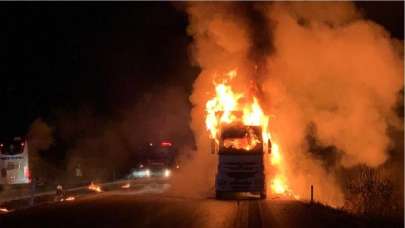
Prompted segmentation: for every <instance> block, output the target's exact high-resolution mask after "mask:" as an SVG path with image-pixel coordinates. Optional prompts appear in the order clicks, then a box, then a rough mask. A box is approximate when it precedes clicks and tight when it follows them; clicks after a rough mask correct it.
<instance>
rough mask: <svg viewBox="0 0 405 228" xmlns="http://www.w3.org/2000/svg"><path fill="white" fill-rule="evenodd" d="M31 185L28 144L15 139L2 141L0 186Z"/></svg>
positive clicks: (18, 138) (0, 149) (22, 140)
mask: <svg viewBox="0 0 405 228" xmlns="http://www.w3.org/2000/svg"><path fill="white" fill-rule="evenodd" d="M27 183H30V171H29V166H28V144H27V141H26V140H25V139H22V138H20V137H15V138H13V139H8V140H2V141H0V184H27Z"/></svg>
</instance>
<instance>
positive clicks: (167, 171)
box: [164, 169, 171, 177]
mask: <svg viewBox="0 0 405 228" xmlns="http://www.w3.org/2000/svg"><path fill="white" fill-rule="evenodd" d="M170 174H171V172H170V170H169V169H165V172H164V176H165V177H170Z"/></svg>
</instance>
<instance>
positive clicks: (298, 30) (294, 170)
mask: <svg viewBox="0 0 405 228" xmlns="http://www.w3.org/2000/svg"><path fill="white" fill-rule="evenodd" d="M187 12H188V14H189V18H190V25H189V28H188V32H189V34H190V35H191V36H192V37H193V38H194V42H193V44H192V47H191V48H192V51H193V60H194V62H195V63H196V64H197V65H199V66H200V67H201V73H200V75H199V76H198V78H197V79H196V81H195V82H194V87H193V88H194V90H193V93H192V95H191V97H190V101H191V102H192V104H193V109H192V112H191V116H192V121H191V128H192V130H193V132H194V135H195V138H196V144H197V150H198V152H197V157H198V159H201V160H202V161H206V162H207V164H206V166H205V169H206V170H213V169H215V161H212V160H215V158H216V157H215V156H212V155H211V154H210V153H209V145H210V144H209V141H208V139H209V137H208V133H207V132H206V130H205V125H204V117H205V110H204V109H205V104H206V102H207V100H208V99H210V98H211V97H212V96H213V94H214V92H213V89H214V86H213V84H212V83H213V81H214V80H216V78H215V77H216V76H217V75H218V74H221V73H224V72H227V71H229V70H232V69H238V74H239V75H238V77H239V78H238V80H237V81H236V82H232V83H233V84H232V86H233V87H234V88H235V90H237V91H243V92H252V91H253V92H254V93H255V95H256V96H257V97H259V98H260V104H261V106H262V107H263V108H264V110H265V112H266V114H268V115H270V117H271V119H270V121H269V129H270V132H271V134H272V136H273V138H274V140H276V141H277V142H278V143H279V145H280V149H281V153H282V154H283V157H284V159H285V161H286V175H287V179H288V184H289V185H290V187H291V189H292V191H293V192H294V193H296V194H298V195H299V196H300V197H301V198H303V199H306V198H307V197H308V196H309V194H308V192H309V191H308V189H309V186H310V185H311V184H313V185H314V186H315V191H316V196H317V199H318V200H320V201H321V202H324V203H328V204H331V205H335V206H342V205H343V202H344V194H343V191H342V190H341V187H340V185H339V182H338V180H337V175H336V172H337V171H336V170H337V169H338V168H339V167H342V168H351V167H354V166H357V165H367V166H369V167H373V168H374V167H379V166H380V165H382V164H384V163H385V162H386V161H387V159H388V153H387V151H388V149H389V148H390V145H391V141H390V138H389V136H388V134H387V129H388V128H389V127H390V126H396V127H399V124H398V121H399V120H398V118H397V117H396V114H395V112H394V106H395V104H396V102H397V99H398V91H400V90H401V89H402V88H403V74H404V64H403V57H402V54H403V50H402V49H401V48H398V47H400V46H401V44H402V41H398V40H395V39H393V38H392V37H390V34H389V33H388V32H387V31H386V30H385V29H384V28H383V27H382V26H380V25H378V24H376V23H374V22H372V21H369V20H367V19H365V18H364V17H363V16H362V15H361V13H359V11H358V10H357V9H356V8H355V6H354V5H353V4H352V3H348V2H338V3H332V2H328V3H322V2H317V3H307V2H306V3H302V2H294V3H293V2H291V3H290V2H289V3H281V2H277V3H272V4H254V5H248V4H244V5H239V4H233V3H219V4H218V3H215V4H214V3H208V4H206V3H195V4H194V3H193V4H191V5H188V7H187ZM257 14H259V15H260V16H257ZM252 15H256V16H252ZM255 22H257V23H255ZM258 31H266V32H258ZM261 34H262V36H263V37H262V38H260V37H257V36H260V35H261ZM263 34H264V35H263ZM252 88H254V89H252ZM310 126H313V128H314V129H315V130H314V135H313V137H315V138H316V140H317V142H318V143H319V144H321V145H324V146H334V147H335V148H336V149H337V150H338V151H339V156H338V159H337V161H336V162H337V164H336V167H332V168H326V169H325V167H324V166H323V165H322V160H320V159H319V158H316V157H314V156H312V155H311V154H312V153H311V147H310V145H309V144H308V140H307V136H308V134H309V132H308V128H309V127H310ZM325 156H328V155H325ZM202 161H200V162H202ZM205 175H207V174H205ZM210 183H211V184H210V185H212V180H211V182H210Z"/></svg>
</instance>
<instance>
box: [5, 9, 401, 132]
mask: <svg viewBox="0 0 405 228" xmlns="http://www.w3.org/2000/svg"><path fill="white" fill-rule="evenodd" d="M356 4H357V5H358V6H359V7H360V8H362V9H363V10H364V11H363V12H364V14H365V15H366V17H368V18H370V19H372V20H374V21H376V22H378V23H380V24H382V25H383V26H384V27H385V28H387V29H388V30H389V31H390V32H391V33H392V35H393V36H395V37H397V38H400V39H403V32H404V31H403V29H404V28H403V20H404V15H403V9H404V5H403V2H395V3H385V2H384V3H382V2H358V3H356ZM0 17H1V19H0V29H1V33H0V74H1V79H0V80H1V82H0V105H1V114H0V115H1V116H0V136H12V135H16V134H24V133H25V131H26V129H27V128H28V127H29V124H30V123H31V122H32V121H33V120H34V119H35V118H37V117H38V116H42V117H43V118H45V119H46V118H50V117H51V116H52V113H53V112H54V111H55V110H59V109H63V110H76V109H77V108H78V107H80V106H82V105H86V106H89V107H91V108H92V109H94V110H96V112H97V113H98V114H100V115H104V116H114V114H116V113H117V112H119V111H122V110H125V109H127V108H129V107H131V106H132V105H133V104H134V102H136V101H137V100H138V99H139V98H140V97H142V95H143V94H144V93H145V92H148V91H153V89H154V88H156V87H162V86H163V87H164V86H180V87H181V88H184V89H185V90H186V91H190V89H191V86H192V82H193V80H194V78H195V77H196V74H197V73H198V69H196V68H195V67H192V66H190V63H189V61H188V45H189V43H190V42H191V38H190V37H188V36H187V34H186V26H187V16H186V15H185V13H184V12H181V11H179V10H176V9H175V7H174V6H173V5H172V4H171V3H157V2H150V3H137V2H126V3H66V2H60V3H45V2H43V3H28V2H24V3H6V2H2V3H0Z"/></svg>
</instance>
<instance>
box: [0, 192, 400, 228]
mask: <svg viewBox="0 0 405 228" xmlns="http://www.w3.org/2000/svg"><path fill="white" fill-rule="evenodd" d="M167 188H169V186H168V184H159V185H156V184H154V185H146V186H144V188H141V189H139V188H137V189H121V190H113V191H110V192H103V193H98V194H91V195H84V196H78V197H77V199H76V200H74V201H70V202H59V203H48V204H41V205H38V206H35V207H32V208H27V209H20V210H16V211H13V212H10V213H5V214H2V215H0V227H1V228H3V227H24V228H26V227H85V226H86V227H187V228H189V227H224V228H227V227H229V228H231V227H232V228H242V227H382V225H384V227H395V226H398V227H402V226H403V223H390V224H387V223H386V222H387V221H371V220H367V219H364V218H360V217H355V216H352V215H349V214H347V213H345V212H342V211H339V210H335V209H332V208H329V207H324V206H322V205H310V204H307V203H304V202H299V201H285V200H259V199H255V198H248V197H247V198H244V199H240V200H216V199H213V198H188V197H183V196H179V195H176V194H175V193H173V192H167V191H166V189H167ZM385 225H387V226H385Z"/></svg>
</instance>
